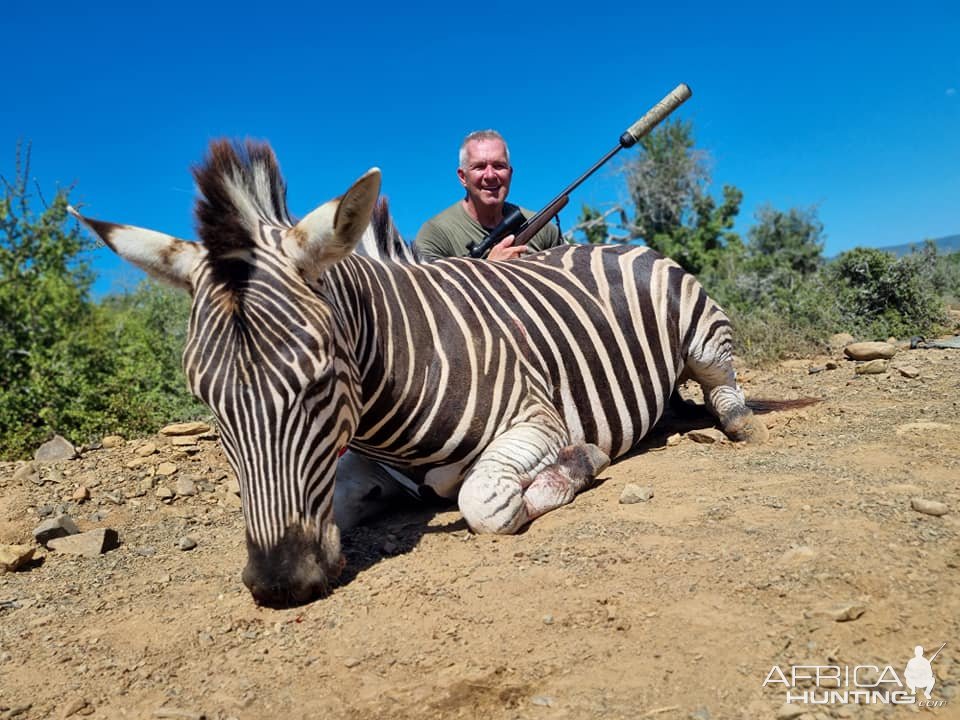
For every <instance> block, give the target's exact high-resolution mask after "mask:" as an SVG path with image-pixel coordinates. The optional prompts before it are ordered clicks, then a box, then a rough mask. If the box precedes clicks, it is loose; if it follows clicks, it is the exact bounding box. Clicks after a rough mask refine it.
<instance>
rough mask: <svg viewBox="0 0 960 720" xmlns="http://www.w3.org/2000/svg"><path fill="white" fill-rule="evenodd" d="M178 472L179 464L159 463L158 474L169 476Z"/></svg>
mask: <svg viewBox="0 0 960 720" xmlns="http://www.w3.org/2000/svg"><path fill="white" fill-rule="evenodd" d="M175 472H177V466H176V465H175V464H174V463H172V462H162V463H160V464H159V465H157V475H159V476H160V477H169V476H171V475H173V474H174V473H175Z"/></svg>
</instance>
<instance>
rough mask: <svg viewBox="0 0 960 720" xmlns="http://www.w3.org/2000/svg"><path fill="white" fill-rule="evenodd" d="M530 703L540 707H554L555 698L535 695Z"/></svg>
mask: <svg viewBox="0 0 960 720" xmlns="http://www.w3.org/2000/svg"><path fill="white" fill-rule="evenodd" d="M530 703H531V704H533V705H537V706H538V707H553V698H552V697H549V696H548V695H534V696H533V697H532V698H530Z"/></svg>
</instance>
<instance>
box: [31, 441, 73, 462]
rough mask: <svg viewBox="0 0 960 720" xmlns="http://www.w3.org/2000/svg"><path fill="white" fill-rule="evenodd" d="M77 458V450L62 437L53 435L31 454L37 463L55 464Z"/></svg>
mask: <svg viewBox="0 0 960 720" xmlns="http://www.w3.org/2000/svg"><path fill="white" fill-rule="evenodd" d="M76 456H77V449H76V448H75V447H74V446H73V444H72V443H71V442H70V441H69V440H67V439H66V438H65V437H63V436H62V435H54V436H53V438H52V439H51V440H48V441H47V442H45V443H44V444H43V445H41V446H40V447H39V448H37V451H36V452H35V453H34V454H33V459H34V460H35V461H36V462H38V463H43V464H46V463H55V462H60V461H62V460H73V459H74V458H75V457H76Z"/></svg>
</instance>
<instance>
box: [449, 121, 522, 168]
mask: <svg viewBox="0 0 960 720" xmlns="http://www.w3.org/2000/svg"><path fill="white" fill-rule="evenodd" d="M474 140H499V141H500V142H502V143H503V148H504V150H506V152H507V165H509V164H510V148H509V147H508V146H507V141H506V140H504V139H503V135H501V134H500V133H498V132H497V131H496V130H474V131H473V132H472V133H470V134H469V135H467V136H466V137H465V138H464V139H463V142H462V143H460V167H461V168H462V169H463V170H466V169H467V143H469V142H473V141H474Z"/></svg>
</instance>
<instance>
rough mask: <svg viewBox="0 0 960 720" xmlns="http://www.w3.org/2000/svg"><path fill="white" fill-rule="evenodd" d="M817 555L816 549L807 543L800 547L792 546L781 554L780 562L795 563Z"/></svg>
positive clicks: (785, 563) (811, 558)
mask: <svg viewBox="0 0 960 720" xmlns="http://www.w3.org/2000/svg"><path fill="white" fill-rule="evenodd" d="M816 557H817V552H816V550H814V549H813V548H811V547H809V546H807V545H800V546H799V547H793V548H790V549H789V550H787V551H786V552H785V553H784V554H783V555H781V556H780V562H781V564H784V565H793V564H799V563H802V562H807V561H808V560H813V559H814V558H816Z"/></svg>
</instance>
